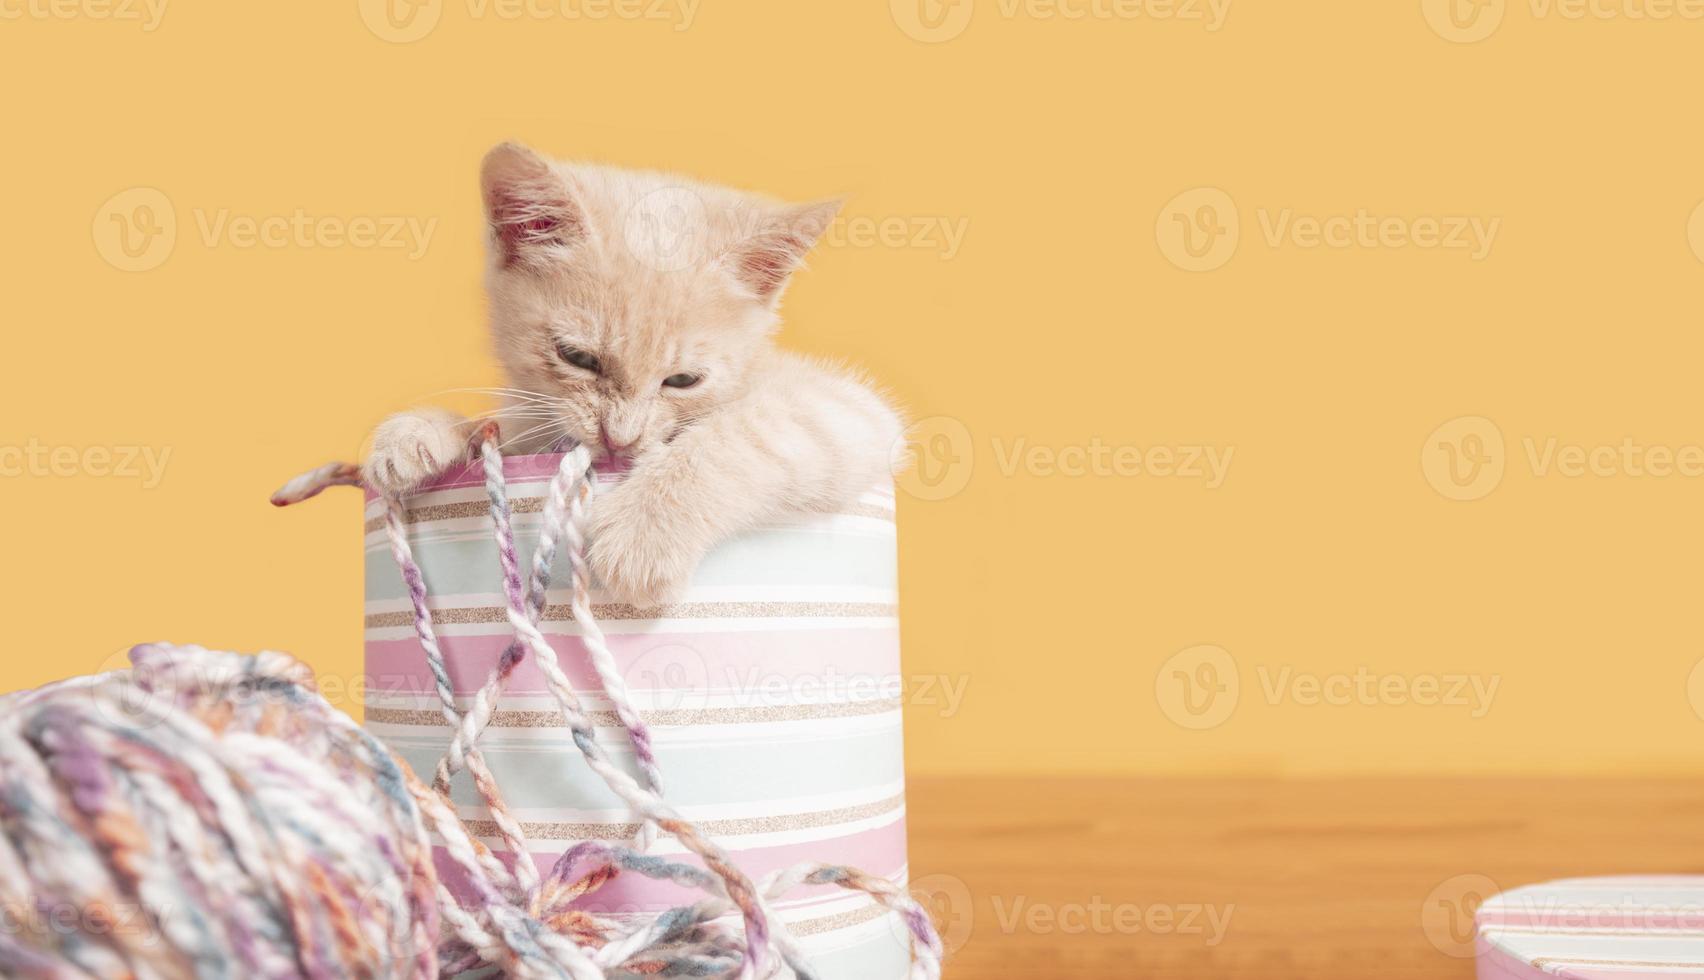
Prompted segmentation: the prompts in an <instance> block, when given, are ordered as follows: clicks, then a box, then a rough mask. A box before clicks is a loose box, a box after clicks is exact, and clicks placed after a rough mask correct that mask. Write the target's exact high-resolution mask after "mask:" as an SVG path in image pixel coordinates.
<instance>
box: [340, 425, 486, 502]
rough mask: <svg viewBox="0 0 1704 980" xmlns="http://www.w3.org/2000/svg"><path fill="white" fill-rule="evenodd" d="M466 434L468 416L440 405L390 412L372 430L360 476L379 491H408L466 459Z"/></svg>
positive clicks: (467, 434) (396, 494) (400, 493)
mask: <svg viewBox="0 0 1704 980" xmlns="http://www.w3.org/2000/svg"><path fill="white" fill-rule="evenodd" d="M469 435H470V432H469V422H468V420H467V419H465V418H463V417H461V416H460V415H457V414H456V413H454V412H450V411H446V410H444V409H441V408H416V409H412V410H410V411H407V412H401V413H398V414H396V415H392V416H391V417H390V418H388V419H385V420H384V421H383V422H381V423H379V427H378V428H377V429H375V430H374V431H373V448H372V450H371V451H370V452H368V454H367V459H366V460H365V461H364V462H363V463H362V464H361V477H362V479H363V480H365V481H366V483H367V485H368V486H369V487H372V488H373V489H375V490H377V491H379V492H380V493H383V494H386V495H395V496H400V495H402V494H405V493H408V492H409V491H411V490H414V489H415V488H416V487H418V486H420V485H421V484H422V483H425V482H426V481H427V480H430V479H432V478H433V477H435V476H437V475H439V474H440V473H443V472H444V471H445V470H448V469H449V468H450V467H452V466H454V465H456V464H457V463H460V462H462V461H463V460H464V459H466V458H467V450H468V446H467V441H468V437H469Z"/></svg>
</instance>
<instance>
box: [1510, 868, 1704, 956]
mask: <svg viewBox="0 0 1704 980" xmlns="http://www.w3.org/2000/svg"><path fill="white" fill-rule="evenodd" d="M1477 919H1478V926H1479V939H1478V959H1479V980H1541V978H1542V980H1554V978H1556V977H1566V978H1568V980H1674V978H1675V977H1704V878H1700V877H1691V876H1681V875H1652V876H1646V877H1636V878H1633V877H1629V878H1571V879H1568V880H1565V881H1554V882H1550V883H1548V884H1543V885H1527V886H1526V887H1523V888H1515V889H1512V890H1510V891H1506V892H1503V893H1502V894H1500V895H1497V896H1494V897H1492V898H1490V899H1487V900H1486V902H1485V904H1484V905H1482V906H1480V908H1479V913H1478V917H1477Z"/></svg>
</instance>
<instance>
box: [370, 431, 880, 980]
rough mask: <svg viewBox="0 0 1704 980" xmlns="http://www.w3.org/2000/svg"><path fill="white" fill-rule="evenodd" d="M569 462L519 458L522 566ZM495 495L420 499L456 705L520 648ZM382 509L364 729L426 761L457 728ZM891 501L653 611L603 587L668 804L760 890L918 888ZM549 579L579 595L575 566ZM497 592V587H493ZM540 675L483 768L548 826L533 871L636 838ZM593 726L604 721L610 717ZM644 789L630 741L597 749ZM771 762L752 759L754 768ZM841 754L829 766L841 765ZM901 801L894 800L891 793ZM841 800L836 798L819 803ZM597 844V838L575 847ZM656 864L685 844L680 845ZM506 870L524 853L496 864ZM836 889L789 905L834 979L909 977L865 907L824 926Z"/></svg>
mask: <svg viewBox="0 0 1704 980" xmlns="http://www.w3.org/2000/svg"><path fill="white" fill-rule="evenodd" d="M558 460H559V457H521V458H511V459H509V460H506V461H505V466H504V470H505V473H506V475H507V478H508V480H509V494H510V497H511V499H512V501H513V510H514V515H515V516H514V526H515V530H516V536H517V538H518V539H519V540H520V549H519V550H520V551H521V553H522V554H528V553H530V552H531V550H532V545H531V541H532V540H536V537H537V534H538V523H537V520H538V517H537V515H538V511H539V510H540V504H539V503H538V502H537V501H540V500H541V498H542V496H543V494H544V492H545V489H546V486H547V484H548V482H549V480H550V478H551V476H552V475H553V474H554V473H555V472H556V469H557V462H558ZM481 485H482V481H481V480H479V479H478V477H477V475H476V474H474V473H472V472H458V473H456V474H452V475H451V476H449V477H447V478H446V479H445V480H442V481H439V482H438V483H435V484H433V485H432V486H429V487H427V488H425V489H424V490H423V491H422V492H421V493H419V494H417V495H416V496H415V497H414V498H412V499H410V500H409V501H408V511H409V514H410V518H409V524H408V535H409V539H410V540H411V541H412V542H413V544H414V549H415V556H416V558H417V559H418V562H419V564H420V566H421V568H422V570H423V571H424V574H425V579H426V584H427V587H428V591H429V593H430V594H431V595H432V596H434V597H436V598H435V599H434V601H433V605H434V607H435V612H434V616H435V618H436V620H437V621H438V622H440V623H442V624H443V627H444V628H443V629H442V630H441V631H440V640H441V645H442V648H443V651H444V656H445V661H446V665H447V667H448V669H449V672H450V675H451V676H450V681H451V686H452V688H453V690H455V691H456V692H474V691H477V690H478V689H479V688H480V686H481V685H482V684H483V683H484V682H485V680H486V678H487V676H488V675H489V673H490V670H491V666H492V663H493V662H494V660H495V658H496V656H497V655H498V654H500V653H501V649H500V648H501V647H502V646H504V645H506V642H507V639H506V637H507V635H508V634H509V633H510V630H509V628H508V622H507V614H506V611H505V608H506V605H507V600H506V597H505V595H504V594H503V593H502V592H501V591H500V586H501V582H502V576H501V575H500V574H498V555H497V551H496V547H495V545H494V544H493V543H492V542H491V539H490V533H489V524H488V521H489V518H488V517H487V516H486V514H487V506H488V505H487V504H486V503H485V502H484V498H483V492H482V490H481ZM382 516H383V508H382V506H381V505H380V504H379V503H378V502H377V501H374V500H369V503H368V507H367V510H366V513H365V515H364V518H363V521H364V525H365V526H364V527H363V541H364V544H363V547H364V550H366V551H368V552H369V554H370V556H371V560H369V562H368V565H367V567H368V583H367V617H366V625H367V627H368V632H367V674H368V690H369V695H370V700H369V703H368V709H369V714H368V727H369V728H370V729H371V730H372V731H373V733H374V734H375V735H377V736H379V737H380V738H381V739H383V740H384V741H386V742H387V744H389V745H390V746H391V747H392V748H393V749H394V750H395V751H397V752H399V753H400V754H401V755H403V756H404V757H405V758H409V759H410V761H411V762H417V763H425V764H427V767H428V769H427V771H430V763H431V762H432V761H435V759H436V755H437V754H438V752H439V751H440V749H441V746H442V745H443V743H444V740H445V738H446V735H447V728H446V727H445V723H444V720H443V717H442V713H441V711H439V710H437V709H435V708H434V707H433V704H434V701H433V698H432V697H431V692H432V690H433V688H432V687H431V686H430V684H429V679H428V678H427V676H426V675H425V673H424V672H423V671H424V663H423V661H422V660H421V659H420V652H419V648H418V645H417V644H415V645H412V650H411V649H410V644H409V643H407V642H405V638H406V637H407V636H408V635H410V634H411V632H412V631H411V630H410V629H409V628H408V627H409V624H410V623H411V622H412V616H411V614H410V613H408V612H407V611H406V606H405V605H404V604H403V603H401V602H399V599H401V597H402V596H404V595H405V594H406V593H405V591H404V590H403V589H402V587H401V583H400V581H397V580H396V573H395V571H394V569H393V568H392V567H391V566H390V564H389V560H388V557H387V556H386V555H385V554H383V553H381V552H382V551H383V549H384V545H383V543H382V541H381V540H379V539H378V538H377V537H375V536H374V533H373V532H375V531H376V529H377V528H378V525H377V524H375V523H374V522H375V521H379V520H381V519H382ZM895 566H896V539H895V537H894V527H893V497H892V494H891V492H890V491H888V490H887V489H886V488H883V489H880V490H876V491H872V492H871V493H869V494H866V495H864V497H863V498H862V499H861V500H860V501H858V502H857V503H856V504H854V505H851V506H848V507H846V508H842V510H841V512H840V513H838V514H826V515H821V516H813V517H806V518H800V519H795V520H791V521H787V522H785V523H783V524H779V525H777V526H774V527H768V528H758V529H755V530H753V531H751V532H749V533H747V534H744V535H741V536H740V537H739V538H737V539H735V540H732V541H729V542H726V543H725V544H724V545H722V546H721V547H719V548H718V549H716V551H715V552H713V553H712V554H711V555H710V556H709V558H708V559H707V560H706V561H705V563H704V567H703V569H702V572H701V574H700V576H699V577H698V578H696V579H695V581H694V583H693V587H692V589H691V590H689V592H688V594H687V595H685V596H683V597H682V601H681V602H680V603H677V604H676V605H674V606H670V607H667V608H665V609H663V610H660V611H654V610H638V609H633V608H631V607H627V606H622V605H619V604H614V603H610V602H608V601H607V599H605V598H604V597H603V596H601V595H599V594H598V592H597V590H596V589H595V588H594V590H593V595H592V600H593V603H594V611H595V614H596V615H597V616H598V617H599V618H600V619H602V620H605V621H607V622H608V623H609V624H610V625H611V633H612V636H611V643H610V646H611V649H612V652H613V653H614V655H615V657H616V659H617V661H618V663H619V667H620V670H621V672H622V674H623V676H624V678H625V679H626V681H627V684H628V685H629V686H630V687H631V688H632V692H633V700H634V702H635V703H636V705H637V706H638V707H639V708H640V710H641V712H642V713H643V715H644V716H645V718H646V720H647V721H649V722H650V724H651V726H652V729H653V734H654V736H655V739H656V744H657V746H658V753H659V756H660V757H661V758H662V760H663V761H664V763H665V764H666V765H669V767H670V768H669V771H670V774H671V777H672V779H671V781H670V785H669V787H668V795H669V798H670V800H671V802H672V803H674V804H675V805H677V806H679V807H681V808H682V809H683V811H685V812H687V813H688V814H692V815H694V816H695V819H696V818H697V815H699V814H702V815H704V819H706V820H707V821H708V822H710V823H711V824H713V825H715V826H717V827H719V828H721V830H722V831H724V832H726V836H727V840H726V841H725V844H726V846H727V849H728V850H729V852H730V853H731V854H732V856H733V858H734V859H735V861H736V863H739V864H740V865H741V866H742V867H743V868H744V869H745V870H747V871H748V872H749V873H751V874H753V875H760V874H763V873H767V872H768V871H769V870H771V869H775V868H778V867H781V866H783V865H785V864H787V863H789V862H795V861H797V860H799V859H800V857H801V855H805V854H806V852H808V856H809V858H810V859H812V860H816V861H822V862H827V863H834V864H848V865H855V866H861V867H863V868H864V869H865V870H867V871H869V872H870V873H872V874H874V875H880V876H883V877H887V878H889V879H891V880H894V881H896V882H900V883H903V881H904V878H905V875H906V853H905V852H906V848H905V816H904V795H903V778H904V777H903V754H902V742H901V738H900V732H899V725H900V707H901V704H902V697H901V689H900V686H899V679H900V664H899V642H898V619H897V609H896V606H895V603H894V598H895V594H896V575H895ZM555 573H556V574H555V575H554V576H553V577H554V579H555V581H556V582H557V583H559V585H560V586H565V585H566V584H567V582H568V581H569V568H568V565H567V561H566V559H565V558H564V559H560V560H559V562H558V565H557V568H556V569H555ZM482 590H483V591H482ZM562 596H563V597H562V598H561V599H560V600H559V599H558V592H556V591H553V592H552V593H551V594H550V597H549V598H550V603H551V604H550V606H549V607H547V609H546V611H545V614H544V616H543V618H542V621H541V623H540V628H541V630H542V632H543V633H544V635H545V636H546V638H547V639H548V641H549V643H550V645H551V647H552V648H553V649H554V650H556V652H557V655H558V660H559V662H560V663H561V664H562V666H563V668H564V670H565V671H566V672H567V673H568V675H569V676H570V678H572V679H573V680H574V682H575V683H576V684H577V685H581V686H582V689H583V691H584V692H585V694H586V696H587V700H588V706H590V707H597V706H598V704H599V699H598V697H597V695H598V694H599V693H600V690H601V689H600V688H599V687H598V685H597V684H596V683H595V679H594V678H593V677H592V676H590V673H589V671H588V669H587V667H586V653H585V648H584V646H583V645H582V643H581V640H580V638H579V635H578V629H577V627H575V626H574V624H573V623H572V622H571V621H570V616H569V612H568V610H567V608H566V606H565V605H564V603H565V602H566V601H567V599H566V594H565V593H563V594H562ZM533 673H534V672H533V671H530V670H528V668H527V667H525V666H523V667H522V669H521V670H520V671H519V672H517V674H516V676H515V678H514V681H515V683H514V684H513V686H512V687H511V689H510V694H509V695H508V696H506V697H505V699H504V700H503V702H502V703H500V704H499V705H498V709H497V714H496V721H495V724H494V725H493V727H492V728H491V730H490V731H489V733H488V734H487V737H486V741H485V743H484V744H485V759H486V761H487V763H488V764H489V766H490V769H491V770H492V773H493V775H494V776H495V778H496V780H497V782H498V783H499V784H500V785H502V786H504V787H505V790H506V792H507V793H508V795H509V800H510V803H511V805H512V806H514V807H516V808H517V811H518V812H520V813H522V814H523V816H522V819H523V820H524V821H525V823H526V825H527V826H528V827H530V828H531V830H532V831H533V832H534V833H532V834H531V835H530V836H531V839H532V845H531V846H532V848H533V849H534V853H533V854H531V855H529V858H530V859H531V860H533V861H535V862H537V863H539V864H540V865H541V866H544V867H548V866H549V864H550V863H551V862H553V861H554V859H555V857H556V855H557V854H558V853H560V852H561V851H562V850H564V849H566V848H567V847H569V846H572V844H573V843H574V842H576V841H577V840H580V839H587V838H600V839H609V838H611V837H617V838H619V837H621V836H623V835H625V834H626V833H627V832H629V831H630V829H631V825H632V819H631V816H630V815H628V814H626V813H625V811H624V809H623V807H622V804H621V802H620V801H619V800H618V799H617V798H616V797H615V796H614V795H613V794H612V793H610V792H609V791H608V789H607V788H605V787H604V786H603V785H602V783H601V781H600V780H599V779H598V778H597V777H595V776H593V775H592V774H591V772H590V771H589V770H588V769H587V767H586V764H585V762H584V761H583V760H582V759H581V757H580V753H579V752H578V751H577V750H576V748H575V746H574V744H573V742H572V741H571V739H570V738H569V734H568V732H567V731H566V730H565V729H564V728H562V727H561V722H560V720H559V718H558V717H555V716H554V713H553V712H552V711H551V710H549V709H548V707H547V706H545V705H543V704H541V703H540V701H539V698H538V694H539V691H540V685H539V684H537V683H536V682H535V681H534V680H533V679H532V677H533ZM605 714H608V712H601V713H594V715H593V717H594V719H596V720H597V722H598V724H600V726H601V725H603V724H604V723H605V722H610V723H612V724H613V719H611V718H606V717H604V715H605ZM606 734H607V736H608V745H607V748H608V749H609V750H610V755H611V756H612V758H614V759H615V760H616V761H617V762H618V764H619V765H621V766H622V767H623V768H625V769H627V770H628V771H629V772H631V773H635V774H637V772H638V769H637V764H636V762H635V760H634V758H633V757H632V755H631V753H630V752H627V751H626V746H625V744H624V742H623V738H624V736H623V735H622V733H621V732H620V731H619V730H611V731H607V732H606V731H605V730H602V729H601V728H600V731H599V733H598V741H599V742H604V741H605V736H606ZM754 758H761V759H762V760H763V764H762V765H761V766H754V765H753V763H752V760H753V759H754ZM831 760H832V761H831ZM466 778H467V777H466V774H463V775H462V777H460V778H459V779H458V780H457V781H456V784H455V786H454V787H453V791H454V792H453V796H454V798H455V800H456V802H457V804H458V809H461V810H462V815H463V816H464V817H466V818H467V819H468V820H469V823H470V826H471V827H472V828H474V829H475V831H476V833H480V835H481V836H482V837H485V839H486V840H487V842H488V843H490V844H491V846H492V847H493V849H494V850H498V851H501V850H502V846H503V845H502V840H501V838H500V837H497V836H487V835H486V834H485V833H484V831H494V830H495V827H494V826H491V825H490V824H491V821H490V815H489V813H488V812H484V808H483V806H481V805H479V795H478V794H477V793H475V792H473V791H472V789H471V786H469V785H468V784H466ZM896 790H897V793H898V795H896ZM825 801H827V802H825ZM577 835H583V836H577ZM655 850H656V852H657V853H659V854H670V855H672V856H675V857H679V856H681V854H682V848H681V847H680V846H679V845H678V843H677V842H675V841H674V840H673V839H671V838H669V837H667V836H665V837H663V838H662V839H661V840H659V841H658V842H657V844H656V845H655ZM503 856H504V859H505V860H506V861H512V860H513V858H514V856H513V855H507V854H505V855H503ZM834 891H835V890H834V889H828V888H816V889H803V890H801V891H799V892H798V893H796V895H795V896H793V897H790V898H789V899H788V900H786V901H783V902H780V903H778V904H777V907H776V909H775V911H776V913H777V914H778V915H780V916H781V917H782V918H783V919H785V920H787V921H797V922H800V923H808V924H809V928H808V929H801V930H800V931H799V934H798V938H799V940H800V942H801V944H802V945H803V946H804V948H805V950H806V951H807V952H814V953H816V954H819V955H817V956H816V957H815V961H816V962H817V964H818V966H819V969H820V970H821V976H822V980H899V978H901V977H904V976H906V972H907V961H908V943H907V942H906V941H905V940H904V938H903V932H904V930H903V928H898V927H895V926H894V924H893V923H891V922H888V921H885V918H884V917H882V916H874V917H872V916H871V915H870V914H868V913H867V912H866V911H864V910H863V909H862V908H859V907H849V910H848V909H842V910H839V911H836V912H834V914H825V913H824V912H823V911H822V909H823V903H824V902H825V901H827V900H828V899H829V897H830V896H831V895H833V894H834ZM680 898H681V896H680V895H678V894H674V893H673V891H672V890H671V889H670V888H668V887H659V886H658V885H657V884H656V883H654V882H650V881H648V880H641V879H640V878H639V876H631V880H629V878H627V877H624V878H622V879H618V880H617V881H615V882H614V883H612V884H610V885H608V886H606V887H605V888H603V889H602V890H600V891H598V892H597V893H596V894H595V895H594V896H593V898H592V903H591V905H590V906H589V907H590V908H594V909H597V910H599V911H605V912H631V911H638V910H643V911H659V910H661V909H663V908H666V907H668V906H669V904H670V903H672V902H676V901H678V900H680Z"/></svg>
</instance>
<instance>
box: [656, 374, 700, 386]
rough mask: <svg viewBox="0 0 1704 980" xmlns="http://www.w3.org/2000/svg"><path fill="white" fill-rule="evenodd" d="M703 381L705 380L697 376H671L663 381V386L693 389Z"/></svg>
mask: <svg viewBox="0 0 1704 980" xmlns="http://www.w3.org/2000/svg"><path fill="white" fill-rule="evenodd" d="M702 380H704V379H703V378H700V377H699V376H698V375H696V374H671V375H669V376H668V377H666V378H664V379H663V386H664V387H666V388H691V387H692V386H693V385H696V384H697V383H698V382H700V381H702Z"/></svg>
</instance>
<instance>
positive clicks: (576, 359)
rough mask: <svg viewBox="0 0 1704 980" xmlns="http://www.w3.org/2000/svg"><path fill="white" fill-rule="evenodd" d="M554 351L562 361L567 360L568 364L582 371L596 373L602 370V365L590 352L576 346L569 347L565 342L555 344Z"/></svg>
mask: <svg viewBox="0 0 1704 980" xmlns="http://www.w3.org/2000/svg"><path fill="white" fill-rule="evenodd" d="M556 353H557V354H558V355H559V356H560V357H561V358H562V359H563V360H564V361H567V362H568V363H569V364H572V365H574V366H575V367H577V368H579V369H580V370H582V371H590V372H592V373H593V374H597V373H599V372H600V371H602V370H603V365H602V364H601V363H599V361H598V359H597V358H596V357H593V356H592V355H591V354H588V353H586V352H585V351H583V350H581V349H580V348H578V347H569V346H568V345H567V344H557V345H556Z"/></svg>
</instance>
